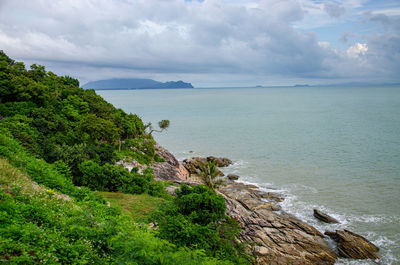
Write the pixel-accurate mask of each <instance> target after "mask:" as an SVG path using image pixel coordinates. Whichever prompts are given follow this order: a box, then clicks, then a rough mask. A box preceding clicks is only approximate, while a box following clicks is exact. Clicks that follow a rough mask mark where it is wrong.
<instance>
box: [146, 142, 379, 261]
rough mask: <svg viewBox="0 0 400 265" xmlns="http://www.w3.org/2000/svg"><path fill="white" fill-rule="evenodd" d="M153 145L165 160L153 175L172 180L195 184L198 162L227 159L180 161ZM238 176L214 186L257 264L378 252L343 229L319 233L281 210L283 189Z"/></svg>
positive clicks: (325, 218) (374, 256) (221, 163)
mask: <svg viewBox="0 0 400 265" xmlns="http://www.w3.org/2000/svg"><path fill="white" fill-rule="evenodd" d="M157 150H158V154H159V155H160V157H162V158H163V159H164V160H165V162H159V163H155V164H154V165H153V166H152V169H153V171H154V175H155V178H156V179H159V180H169V181H173V182H175V183H177V184H180V183H187V184H189V185H198V184H200V183H201V181H200V179H199V178H198V177H197V174H198V171H199V168H200V167H199V165H200V164H201V163H205V162H207V161H211V162H214V163H216V164H217V166H220V167H222V166H228V165H230V164H231V163H232V161H230V160H229V159H226V158H216V157H213V156H209V157H204V158H203V157H192V158H188V159H185V160H184V161H183V162H182V163H181V162H179V161H178V160H177V159H176V158H175V157H174V156H173V155H172V154H171V153H170V152H168V150H166V149H164V148H162V147H161V146H157ZM221 173H222V172H221ZM220 175H221V174H220ZM222 175H223V174H222ZM238 178H239V176H236V175H235V176H233V175H231V176H229V178H228V177H227V178H226V179H227V180H226V181H224V185H222V186H221V187H220V188H219V189H218V190H217V192H218V193H219V194H221V195H222V196H223V197H224V198H225V201H226V214H227V215H229V216H231V217H233V218H235V219H236V220H237V221H238V223H239V225H240V226H241V227H242V231H241V234H240V238H238V240H240V241H241V242H243V243H246V244H247V245H248V246H249V248H248V251H249V252H250V253H251V254H252V255H253V256H254V257H255V259H256V262H257V264H282V265H283V264H334V263H335V262H336V261H337V260H338V257H344V258H353V259H375V260H378V259H379V258H380V256H379V255H378V254H377V252H378V250H379V248H378V247H376V246H375V245H373V244H372V243H371V242H369V241H368V240H366V239H365V238H364V237H362V236H360V235H357V234H354V233H352V232H350V231H347V230H344V231H340V230H337V231H335V232H329V231H326V232H325V234H323V233H321V232H320V231H318V230H317V229H316V228H314V227H313V226H311V225H308V224H306V223H305V222H303V221H301V220H299V219H297V218H296V217H294V216H292V215H290V214H288V213H286V212H284V211H283V210H282V209H281V206H280V204H279V203H280V202H282V201H283V200H284V197H283V195H282V194H279V193H275V192H264V191H262V190H260V189H259V187H258V186H255V185H249V184H245V183H241V182H237V181H236V180H237V179H238ZM176 188H178V187H176V186H175V187H174V186H171V187H170V188H169V192H170V193H171V194H173V193H174V190H175V189H176ZM314 216H315V217H316V218H318V219H320V220H321V221H324V222H332V223H333V222H335V221H337V220H335V219H333V218H332V217H330V216H328V215H326V214H324V213H321V212H319V211H318V210H314ZM328 237H330V238H332V239H333V240H335V241H336V242H337V250H333V249H331V247H330V246H329V245H328V244H327V241H326V239H327V238H328Z"/></svg>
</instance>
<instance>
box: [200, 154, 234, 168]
mask: <svg viewBox="0 0 400 265" xmlns="http://www.w3.org/2000/svg"><path fill="white" fill-rule="evenodd" d="M206 159H207V161H209V162H214V163H215V164H216V165H217V167H227V166H229V165H232V164H233V162H232V160H230V159H229V158H226V157H215V156H208V157H207V158H206Z"/></svg>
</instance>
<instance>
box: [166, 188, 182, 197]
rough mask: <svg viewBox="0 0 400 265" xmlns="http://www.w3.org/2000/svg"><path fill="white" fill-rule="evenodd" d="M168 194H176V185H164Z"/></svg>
mask: <svg viewBox="0 0 400 265" xmlns="http://www.w3.org/2000/svg"><path fill="white" fill-rule="evenodd" d="M165 189H166V190H167V192H168V194H169V195H172V196H176V190H177V189H179V187H177V186H168V187H165Z"/></svg>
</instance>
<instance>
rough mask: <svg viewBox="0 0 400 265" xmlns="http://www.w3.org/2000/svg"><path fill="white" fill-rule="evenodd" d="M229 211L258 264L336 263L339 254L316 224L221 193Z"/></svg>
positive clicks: (227, 211) (227, 212) (242, 239)
mask: <svg viewBox="0 0 400 265" xmlns="http://www.w3.org/2000/svg"><path fill="white" fill-rule="evenodd" d="M222 195H223V196H224V198H225V201H226V214H227V215H229V216H231V217H233V218H234V219H236V220H237V221H238V223H239V225H240V226H241V227H242V229H243V230H242V231H241V233H240V236H239V240H240V241H241V242H243V243H247V244H248V245H249V248H250V249H249V251H250V252H251V253H252V254H253V255H254V256H255V258H256V264H277V265H286V264H334V263H335V262H336V260H337V255H336V253H335V252H334V251H333V250H332V249H330V248H329V246H328V244H327V243H326V242H325V241H324V236H323V235H322V234H321V233H320V232H319V231H318V230H316V229H315V228H314V227H312V226H310V225H307V224H305V223H303V222H301V221H300V220H298V219H296V218H295V217H293V216H290V215H286V214H282V215H281V214H277V213H275V212H273V211H271V210H269V209H268V208H258V209H254V210H251V209H249V208H246V207H245V206H244V205H243V203H242V202H239V201H238V200H235V199H232V198H230V197H228V196H226V195H225V194H223V193H222Z"/></svg>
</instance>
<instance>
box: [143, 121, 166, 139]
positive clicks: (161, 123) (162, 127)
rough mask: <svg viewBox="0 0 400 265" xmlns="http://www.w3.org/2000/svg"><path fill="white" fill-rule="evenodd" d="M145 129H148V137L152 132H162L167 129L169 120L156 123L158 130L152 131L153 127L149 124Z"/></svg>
mask: <svg viewBox="0 0 400 265" xmlns="http://www.w3.org/2000/svg"><path fill="white" fill-rule="evenodd" d="M147 127H148V128H149V129H150V131H149V135H151V134H152V133H153V132H159V133H160V132H163V131H164V130H166V129H168V127H169V120H161V121H159V122H158V127H160V130H156V129H153V126H152V124H151V122H150V123H148V124H147Z"/></svg>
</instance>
